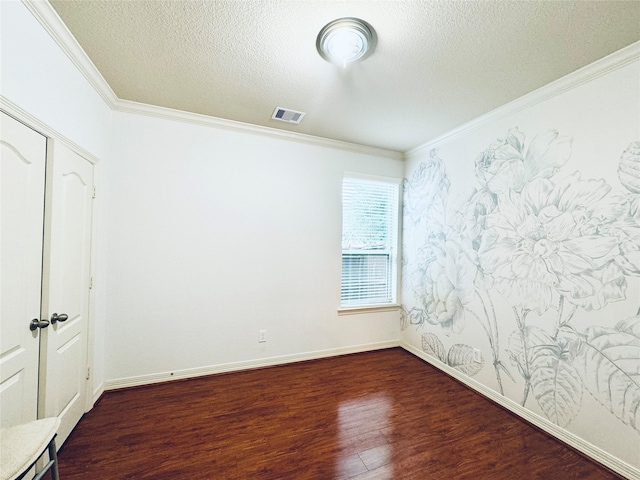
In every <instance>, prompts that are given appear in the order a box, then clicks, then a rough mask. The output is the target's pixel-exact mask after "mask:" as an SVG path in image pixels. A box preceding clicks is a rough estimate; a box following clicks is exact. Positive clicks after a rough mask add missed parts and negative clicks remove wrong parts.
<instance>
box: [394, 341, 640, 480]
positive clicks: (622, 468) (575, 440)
mask: <svg viewBox="0 0 640 480" xmlns="http://www.w3.org/2000/svg"><path fill="white" fill-rule="evenodd" d="M400 346H401V347H402V348H404V349H405V350H406V351H407V352H409V353H412V354H413V355H415V356H416V357H418V358H421V359H422V360H424V361H425V362H427V363H429V364H431V365H433V366H434V367H436V368H438V369H439V370H442V371H443V372H445V373H446V374H448V375H450V376H452V377H453V378H455V379H456V380H458V381H459V382H461V383H463V384H465V385H466V386H467V387H469V388H472V389H473V390H475V391H477V392H478V393H480V394H482V395H484V396H485V397H487V398H489V399H490V400H493V401H494V402H495V403H497V404H498V405H500V406H502V407H504V408H506V409H507V410H510V411H511V412H513V413H515V414H516V415H518V416H519V417H521V418H523V419H525V420H527V421H528V422H530V423H532V424H533V425H535V426H536V427H538V428H540V429H541V430H544V431H545V432H547V433H548V434H550V435H552V436H554V437H555V438H557V439H558V440H560V441H562V442H564V443H566V444H567V445H569V446H570V447H573V448H575V449H576V450H578V451H580V452H582V453H584V454H585V455H587V456H588V457H590V458H592V459H593V460H595V461H596V462H598V463H601V464H602V465H604V466H605V467H607V468H610V469H611V470H613V471H614V472H616V473H618V474H620V475H622V476H623V477H625V478H628V479H629V480H640V470H639V469H637V468H635V467H633V466H632V465H629V464H628V463H627V462H625V461H623V460H620V459H619V458H617V457H615V456H613V455H611V454H610V453H607V452H605V451H604V450H602V449H601V448H599V447H596V446H595V445H592V444H591V443H589V442H587V441H585V440H584V439H582V438H580V437H578V436H577V435H574V434H573V433H571V432H568V431H567V430H565V429H564V428H561V427H559V426H558V425H556V424H555V423H552V422H550V421H549V420H547V419H546V418H544V417H541V416H540V415H537V414H536V413H534V412H532V411H530V410H528V409H526V408H524V407H523V406H521V405H520V404H518V403H516V402H514V401H513V400H511V399H509V398H507V397H505V396H503V395H500V394H499V393H498V392H496V391H494V390H492V389H490V388H488V387H486V386H485V385H483V384H481V383H480V382H478V381H476V380H474V379H473V378H471V377H468V376H466V375H464V374H463V373H462V372H460V371H458V370H456V369H455V368H452V367H450V366H449V365H446V364H444V363H442V362H441V361H439V360H437V359H436V358H434V357H431V356H430V355H427V354H426V353H424V352H423V351H422V350H420V349H418V348H416V347H414V346H413V345H409V344H408V343H406V342H400Z"/></svg>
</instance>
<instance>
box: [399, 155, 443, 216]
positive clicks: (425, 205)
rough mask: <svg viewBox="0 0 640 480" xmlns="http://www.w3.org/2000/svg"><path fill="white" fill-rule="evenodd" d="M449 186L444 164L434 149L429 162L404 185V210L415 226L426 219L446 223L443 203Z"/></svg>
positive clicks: (422, 164)
mask: <svg viewBox="0 0 640 480" xmlns="http://www.w3.org/2000/svg"><path fill="white" fill-rule="evenodd" d="M449 185H450V183H449V178H448V177H447V172H446V170H445V167H444V162H443V161H442V159H441V158H439V157H438V153H437V150H435V149H434V150H432V151H431V157H430V159H429V161H428V162H423V163H421V164H420V166H419V167H418V168H417V169H416V170H415V171H414V172H413V174H412V175H411V178H409V179H407V180H406V181H405V184H404V194H405V198H404V208H405V212H406V213H407V214H408V216H409V218H410V219H411V221H412V222H413V223H414V224H417V223H419V222H420V221H421V220H425V219H429V220H431V221H434V220H435V221H436V222H437V223H438V224H440V225H442V224H443V223H444V218H442V217H443V215H444V206H443V201H444V199H445V198H446V195H447V192H448V191H449Z"/></svg>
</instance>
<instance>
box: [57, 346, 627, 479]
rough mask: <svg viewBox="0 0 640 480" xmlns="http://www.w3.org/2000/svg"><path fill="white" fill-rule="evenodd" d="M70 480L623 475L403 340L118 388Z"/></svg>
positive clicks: (104, 403)
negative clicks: (385, 346)
mask: <svg viewBox="0 0 640 480" xmlns="http://www.w3.org/2000/svg"><path fill="white" fill-rule="evenodd" d="M59 460H60V478H61V479H62V480H76V479H77V480H79V479H82V480H87V479H89V480H110V479H114V480H115V479H137V480H142V479H156V480H164V479H181V480H182V479H184V480H189V479H295V480H299V479H322V480H332V479H346V478H349V479H355V480H365V479H366V480H372V479H376V480H381V479H419V480H426V479H509V480H512V479H518V480H528V479H545V480H568V479H581V480H603V479H616V478H620V477H617V476H616V475H614V474H613V473H611V472H609V471H608V470H606V469H604V468H603V467H601V466H599V465H597V464H595V463H593V462H591V461H590V460H588V459H586V458H585V457H583V456H581V455H580V454H578V453H577V452H575V451H574V450H572V449H570V448H568V447H566V446H565V445H563V444H561V443H560V442H558V441H556V440H554V439H553V438H551V437H548V436H547V435H546V434H544V433H542V432H541V431H539V430H537V429H535V428H533V427H531V426H530V425H528V424H527V423H525V422H524V421H522V420H520V419H519V418H517V417H516V416H514V415H512V414H510V413H509V412H507V411H505V410H503V409H502V408H501V407H498V406H497V405H495V404H494V403H492V402H490V401H489V400H486V399H485V398H484V397H482V396H480V395H479V394H476V393H475V392H473V391H471V390H469V389H468V388H466V387H465V386H463V385H461V384H460V383H458V382H456V381H455V380H453V379H451V378H450V377H448V376H446V375H445V374H443V373H441V372H440V371H438V370H437V369H435V368H433V367H432V366H430V365H429V364H427V363H425V362H423V361H422V360H420V359H418V358H416V357H414V356H413V355H411V354H409V353H407V352H405V351H404V350H401V349H391V350H384V351H378V352H370V353H362V354H357V355H347V356H343V357H337V358H330V359H323V360H316V361H311V362H303V363H297V364H291V365H286V366H281V367H272V368H265V369H260V370H251V371H244V372H238V373H231V374H224V375H215V376H209V377H201V378H197V379H192V380H184V381H175V382H170V383H164V384H158V385H153V386H148V387H141V388H135V389H128V390H121V391H113V392H108V393H106V394H105V395H104V397H103V398H102V400H101V401H100V402H99V404H98V405H97V406H96V407H95V408H94V409H93V410H92V411H91V412H89V413H88V414H87V415H85V416H84V418H83V419H82V420H81V422H80V423H79V424H78V426H77V427H76V429H75V430H74V432H73V433H72V434H71V436H70V437H69V439H68V441H67V443H66V444H65V445H64V447H63V448H62V450H61V452H60V455H59Z"/></svg>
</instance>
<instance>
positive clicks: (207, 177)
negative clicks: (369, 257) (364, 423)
mask: <svg viewBox="0 0 640 480" xmlns="http://www.w3.org/2000/svg"><path fill="white" fill-rule="evenodd" d="M115 120H116V121H115V127H114V139H113V145H114V151H113V158H112V165H111V167H112V169H111V171H112V172H113V175H112V176H111V177H110V180H109V213H110V221H109V228H108V282H109V283H108V299H109V303H108V312H107V313H108V318H109V326H108V332H107V349H106V357H107V359H108V367H107V373H106V376H107V379H108V380H110V381H114V382H115V383H116V384H117V383H118V380H122V379H126V378H130V377H137V378H139V379H140V378H143V380H141V381H144V378H146V379H147V380H148V379H149V378H150V377H149V376H150V375H152V376H153V375H155V374H157V375H156V378H168V377H169V376H170V374H171V372H180V371H184V370H190V369H198V368H201V367H212V369H213V370H215V368H214V367H216V366H220V365H224V364H229V363H237V362H251V361H260V360H264V359H272V360H269V361H274V360H273V359H274V358H280V357H283V356H288V355H289V356H291V355H293V356H296V355H302V356H304V355H308V354H310V353H312V352H319V351H334V350H339V349H354V348H358V347H364V348H367V346H371V345H373V344H377V343H380V342H389V341H391V342H395V341H397V340H398V334H399V314H398V312H385V313H373V314H362V315H349V316H338V314H337V308H338V305H339V295H340V293H339V291H340V269H341V260H340V258H341V255H340V248H341V247H340V243H341V205H340V192H341V180H342V174H343V171H355V172H363V173H371V174H377V175H385V176H391V177H397V178H401V177H402V174H403V162H402V161H400V160H392V159H389V158H383V157H376V156H372V155H369V154H362V153H353V152H345V151H341V150H338V149H333V148H327V147H321V146H314V145H308V144H304V143H297V142H292V141H288V140H280V139H274V138H268V137H265V136H260V135H255V134H249V133H238V132H230V131H225V130H221V129H215V128H209V127H205V126H198V125H192V124H187V123H180V122H176V121H169V120H164V119H158V118H153V117H148V116H140V115H135V114H129V113H117V114H116V117H115ZM261 329H266V330H267V338H268V341H267V343H263V344H259V343H258V331H259V330H261ZM183 373H184V372H183ZM112 383H113V382H112ZM134 383H135V381H134Z"/></svg>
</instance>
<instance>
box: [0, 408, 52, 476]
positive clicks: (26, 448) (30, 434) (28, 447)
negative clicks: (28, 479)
mask: <svg viewBox="0 0 640 480" xmlns="http://www.w3.org/2000/svg"><path fill="white" fill-rule="evenodd" d="M59 426H60V419H59V418H57V417H52V418H43V419H41V420H34V421H33V422H29V423H24V424H22V425H16V426H15V427H11V428H4V429H2V430H0V480H20V479H21V478H24V476H25V475H26V474H27V473H28V472H29V470H30V469H31V467H33V466H34V465H35V464H36V462H37V461H38V459H39V458H40V457H41V456H42V455H44V453H45V451H46V450H47V449H48V450H49V462H47V464H46V465H45V466H44V469H43V470H42V471H41V472H39V473H38V474H37V475H36V476H35V477H33V480H39V479H40V478H42V477H43V476H44V474H45V473H46V472H47V471H48V470H51V477H52V478H53V480H59V478H60V477H59V474H58V455H57V454H56V442H55V438H56V434H57V432H58V427H59Z"/></svg>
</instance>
